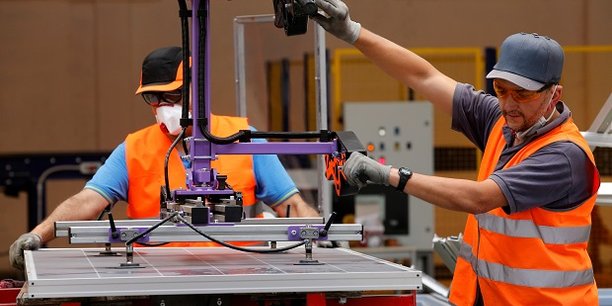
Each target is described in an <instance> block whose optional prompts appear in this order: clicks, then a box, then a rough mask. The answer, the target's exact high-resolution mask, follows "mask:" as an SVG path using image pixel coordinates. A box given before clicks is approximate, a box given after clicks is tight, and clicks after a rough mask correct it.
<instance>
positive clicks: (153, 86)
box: [136, 47, 183, 94]
mask: <svg viewBox="0 0 612 306" xmlns="http://www.w3.org/2000/svg"><path fill="white" fill-rule="evenodd" d="M181 86H183V49H182V48H180V47H165V48H159V49H155V50H154V51H153V52H151V53H149V55H147V57H145V59H144V61H143V62H142V70H141V71H140V84H139V86H138V89H136V94H140V93H142V92H145V91H173V90H176V89H178V88H180V87H181Z"/></svg>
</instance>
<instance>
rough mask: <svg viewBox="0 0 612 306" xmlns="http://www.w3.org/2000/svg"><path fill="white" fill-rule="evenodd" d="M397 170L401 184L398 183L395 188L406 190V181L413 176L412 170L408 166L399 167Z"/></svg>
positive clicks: (401, 190)
mask: <svg viewBox="0 0 612 306" xmlns="http://www.w3.org/2000/svg"><path fill="white" fill-rule="evenodd" d="M397 171H398V173H399V184H397V187H395V190H397V191H400V192H404V188H405V187H406V183H408V180H409V179H410V178H411V177H412V170H410V169H408V168H406V167H400V168H399V169H397Z"/></svg>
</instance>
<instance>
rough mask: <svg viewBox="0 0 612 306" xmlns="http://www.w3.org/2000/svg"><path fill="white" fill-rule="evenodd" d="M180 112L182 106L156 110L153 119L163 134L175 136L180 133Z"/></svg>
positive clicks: (177, 105)
mask: <svg viewBox="0 0 612 306" xmlns="http://www.w3.org/2000/svg"><path fill="white" fill-rule="evenodd" d="M182 111H183V106H182V105H181V104H174V105H172V106H160V107H158V108H157V110H156V111H155V119H156V120H157V123H158V124H159V127H160V128H161V130H162V131H163V132H164V133H166V134H170V135H174V136H176V135H178V134H179V133H180V132H181V115H182ZM190 117H191V116H190Z"/></svg>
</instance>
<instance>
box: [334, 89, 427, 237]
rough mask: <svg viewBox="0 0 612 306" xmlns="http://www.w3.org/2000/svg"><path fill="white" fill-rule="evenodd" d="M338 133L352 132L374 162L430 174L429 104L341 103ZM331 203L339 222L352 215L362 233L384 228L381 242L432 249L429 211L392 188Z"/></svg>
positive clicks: (376, 188) (367, 190)
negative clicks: (341, 130)
mask: <svg viewBox="0 0 612 306" xmlns="http://www.w3.org/2000/svg"><path fill="white" fill-rule="evenodd" d="M344 128H345V130H347V131H353V132H355V134H356V135H357V137H358V138H359V140H360V141H361V142H362V143H363V145H364V146H365V147H366V148H367V150H368V156H369V157H371V158H373V159H374V160H377V161H380V162H381V163H384V164H387V165H392V166H393V167H396V168H398V167H401V166H404V167H408V168H410V169H412V170H413V171H414V172H418V173H421V174H429V175H431V174H433V155H434V154H433V107H432V105H431V103H429V102H426V101H419V102H406V101H404V102H347V103H344ZM333 202H334V203H333V205H334V210H337V211H341V213H340V214H341V215H343V214H344V215H345V216H344V217H346V215H347V214H350V213H353V214H354V215H353V217H354V218H355V221H356V222H362V223H363V224H364V228H365V229H366V231H368V228H370V230H372V231H376V224H375V223H376V220H375V219H377V218H378V219H379V221H380V223H379V226H380V225H382V226H383V228H384V234H383V237H382V238H383V239H386V240H388V239H393V240H396V241H397V242H399V243H400V244H401V245H406V246H413V247H416V248H419V249H431V248H432V238H433V232H434V225H433V207H432V205H431V204H429V203H427V202H425V201H423V200H420V199H418V198H416V197H413V196H407V195H405V194H403V193H400V192H397V191H395V190H394V189H393V188H392V187H385V186H368V187H366V188H364V189H362V190H361V192H360V193H359V194H358V195H356V196H355V197H354V198H352V199H334V201H333ZM347 203H348V204H347ZM351 205H353V206H352V207H350V206H351ZM372 223H374V225H372ZM381 230H383V229H382V228H381ZM377 243H378V241H375V242H374V244H377ZM371 246H372V245H371ZM373 246H376V245H373Z"/></svg>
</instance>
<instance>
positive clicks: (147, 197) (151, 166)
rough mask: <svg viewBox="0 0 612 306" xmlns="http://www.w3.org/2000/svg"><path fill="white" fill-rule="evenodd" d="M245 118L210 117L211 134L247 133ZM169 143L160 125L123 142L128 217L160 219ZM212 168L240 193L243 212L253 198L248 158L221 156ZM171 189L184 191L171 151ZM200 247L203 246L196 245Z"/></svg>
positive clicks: (176, 157) (183, 180) (181, 174)
mask: <svg viewBox="0 0 612 306" xmlns="http://www.w3.org/2000/svg"><path fill="white" fill-rule="evenodd" d="M248 129H249V125H248V123H247V119H246V118H240V117H227V116H215V115H212V116H211V133H212V134H213V135H216V136H219V137H227V136H229V135H232V134H234V133H236V132H238V131H239V130H248ZM171 144H172V141H171V140H170V138H168V136H166V134H164V133H163V132H162V131H161V129H160V128H159V125H157V124H154V125H152V126H149V127H147V128H144V129H142V130H139V131H137V132H135V133H132V134H129V135H128V136H127V138H126V140H125V158H126V164H127V170H128V199H127V201H128V207H127V215H128V217H129V218H132V219H143V218H159V213H160V190H161V186H163V185H165V182H164V159H165V156H166V152H167V151H168V148H170V145H171ZM217 157H218V159H217V160H214V161H212V163H211V166H212V167H213V168H214V169H216V171H217V173H219V174H225V175H227V182H228V184H229V185H230V186H232V188H233V189H234V190H235V191H240V192H242V199H243V206H245V209H246V208H247V207H249V206H253V205H254V204H255V202H256V199H255V184H256V183H255V174H254V172H253V158H252V156H251V155H220V156H217ZM168 174H169V182H170V189H171V190H175V189H178V188H183V189H185V188H186V171H185V167H184V166H183V162H182V161H181V158H180V156H179V154H178V151H177V150H176V149H174V151H173V152H172V154H171V156H170V159H169V161H168ZM191 245H194V244H191V243H175V244H172V246H191ZM198 245H202V244H198Z"/></svg>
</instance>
